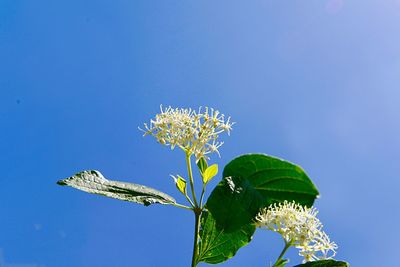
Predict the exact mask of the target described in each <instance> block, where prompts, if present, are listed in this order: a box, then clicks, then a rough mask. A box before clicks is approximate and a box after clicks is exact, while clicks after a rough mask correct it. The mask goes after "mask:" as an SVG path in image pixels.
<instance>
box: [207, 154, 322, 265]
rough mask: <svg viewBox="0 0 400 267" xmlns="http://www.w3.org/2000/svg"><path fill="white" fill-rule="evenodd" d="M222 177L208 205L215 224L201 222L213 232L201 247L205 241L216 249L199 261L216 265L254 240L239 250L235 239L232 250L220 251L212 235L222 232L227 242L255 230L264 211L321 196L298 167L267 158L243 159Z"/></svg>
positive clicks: (230, 248) (223, 247) (236, 160)
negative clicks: (282, 202) (234, 235)
mask: <svg viewBox="0 0 400 267" xmlns="http://www.w3.org/2000/svg"><path fill="white" fill-rule="evenodd" d="M223 177H224V178H223V179H222V181H221V182H220V183H219V184H218V185H217V187H216V188H215V189H214V190H213V192H212V193H211V195H210V197H209V198H208V200H207V203H206V208H207V209H208V211H209V213H210V214H211V215H212V217H213V223H212V224H210V225H205V223H207V221H204V220H202V221H201V227H202V229H206V228H212V227H213V228H214V229H213V230H212V231H211V230H208V231H205V232H204V233H203V234H202V240H201V243H203V242H205V241H204V240H207V242H209V243H210V242H214V244H216V245H215V249H213V250H208V251H207V257H205V258H204V257H202V258H200V260H199V261H205V262H209V263H217V262H221V261H223V260H226V259H228V258H230V257H232V256H233V255H235V253H236V251H237V250H238V249H239V248H240V247H242V246H244V245H246V244H247V243H248V242H250V240H251V238H250V237H251V235H250V236H248V237H249V238H248V239H240V243H239V244H240V245H237V246H236V245H234V244H232V242H235V240H236V239H235V238H233V239H232V241H231V242H230V243H229V246H222V245H221V246H220V247H217V245H218V244H219V242H218V241H216V240H214V239H216V237H215V235H211V234H210V233H215V232H218V233H219V232H221V233H223V235H222V236H221V238H225V236H224V235H229V234H237V233H240V232H241V231H242V230H243V229H246V227H249V228H251V229H253V228H254V225H253V220H254V217H255V216H256V214H257V213H258V211H259V210H260V209H261V208H263V207H267V206H268V205H270V204H272V203H274V202H280V201H284V200H289V201H291V200H294V201H296V202H298V203H300V204H303V205H312V204H313V202H314V200H315V198H316V197H317V195H318V191H317V189H316V188H315V186H314V185H313V183H312V182H311V180H310V179H309V178H308V176H307V175H306V174H305V172H304V171H303V170H302V169H301V168H300V167H299V166H297V165H294V164H292V163H290V162H287V161H284V160H281V159H278V158H274V157H270V156H267V155H261V154H248V155H244V156H240V157H238V158H236V159H234V160H232V161H231V162H230V163H229V164H228V165H227V166H226V167H225V169H224V172H223ZM209 217H210V216H209ZM247 233H248V234H250V233H251V232H247ZM207 235H210V236H207ZM218 240H220V239H218ZM246 240H247V241H246ZM200 245H201V246H203V247H204V246H205V245H204V244H200ZM221 255H225V256H224V257H221ZM210 259H211V260H210ZM214 259H218V260H219V261H216V260H214Z"/></svg>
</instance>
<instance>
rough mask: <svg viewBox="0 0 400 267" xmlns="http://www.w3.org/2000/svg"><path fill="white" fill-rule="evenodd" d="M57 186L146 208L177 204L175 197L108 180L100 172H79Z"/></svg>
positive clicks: (145, 187) (59, 182)
mask: <svg viewBox="0 0 400 267" xmlns="http://www.w3.org/2000/svg"><path fill="white" fill-rule="evenodd" d="M57 184H59V185H68V186H71V187H74V188H76V189H79V190H82V191H85V192H88V193H92V194H98V195H102V196H106V197H111V198H116V199H119V200H124V201H130V202H135V203H139V204H144V205H145V206H148V205H151V204H154V203H160V204H174V203H176V201H175V199H174V198H173V197H171V196H169V195H167V194H165V193H162V192H160V191H158V190H156V189H153V188H150V187H147V186H144V185H138V184H132V183H125V182H118V181H111V180H107V179H106V178H104V177H103V175H102V174H101V173H100V172H99V171H95V170H91V171H82V172H79V173H77V174H75V175H74V176H72V177H69V178H67V179H64V180H60V181H58V182H57Z"/></svg>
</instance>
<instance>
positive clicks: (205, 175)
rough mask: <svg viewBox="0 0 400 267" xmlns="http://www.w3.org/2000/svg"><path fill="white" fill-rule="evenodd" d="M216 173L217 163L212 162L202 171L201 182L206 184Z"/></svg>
mask: <svg viewBox="0 0 400 267" xmlns="http://www.w3.org/2000/svg"><path fill="white" fill-rule="evenodd" d="M217 173H218V165H217V164H213V165H211V166H210V167H208V168H207V169H206V170H205V171H204V172H203V183H204V184H207V183H208V182H209V181H210V180H211V179H212V178H213V177H214V176H215V175H217Z"/></svg>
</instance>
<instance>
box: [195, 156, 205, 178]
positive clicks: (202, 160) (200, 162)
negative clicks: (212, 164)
mask: <svg viewBox="0 0 400 267" xmlns="http://www.w3.org/2000/svg"><path fill="white" fill-rule="evenodd" d="M197 167H198V168H199V171H200V173H201V174H202V175H203V173H204V171H205V170H206V169H207V167H208V164H207V160H206V159H205V158H204V157H201V158H200V159H199V160H198V161H197Z"/></svg>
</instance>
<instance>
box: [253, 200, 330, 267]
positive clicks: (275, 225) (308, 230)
mask: <svg viewBox="0 0 400 267" xmlns="http://www.w3.org/2000/svg"><path fill="white" fill-rule="evenodd" d="M317 214H318V211H317V210H316V209H315V208H313V207H311V208H307V207H304V206H301V205H299V204H296V203H295V202H288V201H284V202H283V203H279V204H276V203H275V204H273V205H271V206H269V207H268V208H266V209H264V210H262V211H261V212H260V213H259V214H258V215H257V217H256V223H257V226H258V227H260V228H265V229H268V230H272V231H274V232H277V233H279V234H280V235H281V236H282V237H283V239H284V240H285V243H286V244H289V245H290V246H294V247H296V248H298V249H299V255H300V256H302V257H303V258H304V261H303V262H308V261H315V260H321V259H329V258H332V257H334V256H335V254H336V251H335V250H336V249H337V245H336V244H335V243H334V242H331V241H330V239H329V237H328V235H327V234H326V233H325V232H324V231H323V230H322V227H323V225H322V223H321V222H320V220H319V219H318V218H317V217H316V215H317Z"/></svg>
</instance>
